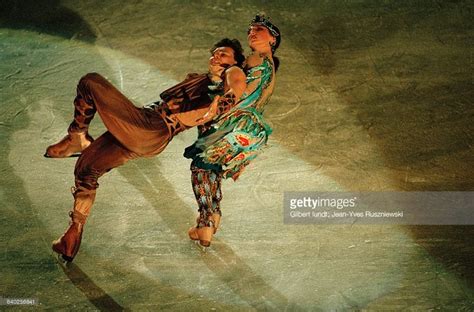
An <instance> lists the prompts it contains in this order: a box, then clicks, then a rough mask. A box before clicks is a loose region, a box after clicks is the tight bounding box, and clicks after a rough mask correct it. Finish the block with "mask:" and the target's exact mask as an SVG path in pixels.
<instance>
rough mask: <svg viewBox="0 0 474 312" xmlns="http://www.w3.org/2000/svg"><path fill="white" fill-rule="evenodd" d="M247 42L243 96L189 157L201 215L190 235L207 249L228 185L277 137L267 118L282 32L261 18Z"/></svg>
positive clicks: (206, 129)
mask: <svg viewBox="0 0 474 312" xmlns="http://www.w3.org/2000/svg"><path fill="white" fill-rule="evenodd" d="M247 39H248V44H249V46H250V48H251V50H252V52H251V54H250V55H249V56H248V57H247V59H246V62H245V63H246V64H245V67H244V71H245V72H246V76H247V78H246V83H247V86H246V89H245V91H244V93H243V95H242V96H241V98H240V99H239V100H238V102H237V104H236V105H235V106H234V107H232V108H231V109H230V110H229V111H228V112H227V113H224V114H221V115H219V116H218V117H217V118H216V119H214V120H213V121H212V122H211V123H210V124H207V125H205V126H204V127H201V128H200V133H199V137H198V139H197V141H196V142H195V143H194V144H193V145H191V146H189V147H188V148H187V149H186V151H185V153H184V156H185V157H187V158H191V159H192V160H193V161H192V163H191V182H192V187H193V191H194V194H195V197H196V200H197V203H198V211H199V216H198V218H197V226H196V227H193V228H191V229H189V231H188V234H189V237H190V238H191V239H192V240H195V241H197V242H199V244H200V245H201V246H202V247H208V246H209V245H210V244H211V239H212V235H213V234H214V233H215V232H216V230H217V228H218V226H219V222H220V218H221V210H220V201H221V199H222V193H221V181H222V179H223V178H224V179H226V178H232V179H233V180H234V181H235V180H237V178H238V177H239V175H240V174H241V173H242V170H243V169H244V167H245V166H247V165H248V164H249V162H250V161H251V160H252V159H254V158H255V157H256V156H257V153H258V152H259V151H260V150H261V148H262V147H263V146H264V145H265V144H266V142H267V138H268V135H270V134H271V132H272V129H271V128H270V126H269V125H268V124H267V123H266V122H265V120H264V119H263V116H262V114H263V109H264V106H265V104H267V103H268V101H269V99H270V96H271V95H272V92H273V88H274V86H275V72H276V70H277V69H278V65H279V60H278V58H276V57H275V56H274V54H275V51H276V49H277V48H278V46H279V45H280V41H281V34H280V30H279V29H278V27H276V26H275V25H273V24H272V23H271V22H270V20H269V19H268V18H266V17H265V16H263V15H257V16H256V17H255V18H254V19H253V20H252V21H251V23H250V27H249V29H248V37H247Z"/></svg>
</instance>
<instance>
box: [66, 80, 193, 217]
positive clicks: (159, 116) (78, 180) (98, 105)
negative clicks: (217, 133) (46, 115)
mask: <svg viewBox="0 0 474 312" xmlns="http://www.w3.org/2000/svg"><path fill="white" fill-rule="evenodd" d="M95 112H98V113H99V115H100V117H101V119H102V121H103V122H104V124H105V126H106V127H107V129H108V131H107V132H105V133H104V134H102V135H101V136H100V137H98V138H97V139H96V140H95V141H94V142H92V144H91V145H90V146H89V147H87V148H86V149H85V150H84V151H82V154H81V156H80V157H79V159H78V161H77V163H76V167H75V170H74V176H75V188H74V192H73V195H74V199H75V201H74V211H76V212H79V213H81V214H82V215H84V216H85V217H87V216H88V215H89V212H90V209H91V207H92V204H93V203H94V199H95V193H96V189H97V188H98V186H99V184H98V182H97V181H98V179H99V178H100V177H101V176H102V175H103V174H105V173H106V172H108V171H110V170H111V169H113V168H116V167H118V166H120V165H123V164H124V163H126V162H127V161H129V160H131V159H134V158H137V157H151V156H155V155H157V154H159V153H160V152H161V151H163V149H164V148H165V147H166V145H167V144H168V143H169V141H170V140H171V139H172V138H173V136H174V135H175V134H176V133H178V132H180V131H182V130H184V128H183V127H182V126H180V125H179V124H178V123H177V121H176V120H174V119H171V118H170V117H169V115H168V114H167V113H166V112H165V111H164V110H163V109H157V110H152V109H147V108H138V107H136V106H135V105H134V104H133V103H132V102H131V101H130V100H128V99H127V98H126V97H125V96H124V95H123V94H122V93H120V91H118V90H117V89H116V88H115V87H114V86H113V85H112V84H111V83H110V82H108V81H107V80H106V79H105V78H104V77H102V76H101V75H99V74H96V73H91V74H87V75H86V76H84V77H82V78H81V80H80V81H79V84H78V86H77V96H76V98H75V100H74V121H73V122H72V123H71V125H70V126H69V129H68V131H69V132H70V133H73V132H86V131H87V129H88V127H89V123H90V122H91V120H92V119H93V118H94V114H95Z"/></svg>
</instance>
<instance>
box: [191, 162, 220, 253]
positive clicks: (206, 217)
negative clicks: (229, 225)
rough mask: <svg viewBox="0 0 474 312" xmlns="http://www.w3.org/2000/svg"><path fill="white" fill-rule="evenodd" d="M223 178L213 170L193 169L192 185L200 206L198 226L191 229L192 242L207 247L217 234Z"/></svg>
mask: <svg viewBox="0 0 474 312" xmlns="http://www.w3.org/2000/svg"><path fill="white" fill-rule="evenodd" d="M221 181H222V176H221V174H220V173H218V172H215V171H213V170H206V169H200V168H197V167H194V166H193V167H191V183H192V187H193V192H194V195H195V197H196V201H197V204H198V212H199V216H198V218H197V226H196V227H193V228H191V229H189V231H188V235H189V237H190V238H191V239H192V240H196V241H197V240H199V243H200V244H201V245H202V246H204V247H207V246H209V245H210V244H211V240H212V235H213V234H215V233H216V231H217V228H218V227H219V223H220V219H221V209H220V201H221V199H222V193H221Z"/></svg>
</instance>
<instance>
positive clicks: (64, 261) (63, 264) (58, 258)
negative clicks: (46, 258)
mask: <svg viewBox="0 0 474 312" xmlns="http://www.w3.org/2000/svg"><path fill="white" fill-rule="evenodd" d="M53 257H54V259H56V261H57V262H58V264H59V265H60V266H61V267H62V268H63V269H68V268H69V267H70V266H71V262H72V260H68V259H64V256H63V255H62V254H59V253H57V252H55V251H53Z"/></svg>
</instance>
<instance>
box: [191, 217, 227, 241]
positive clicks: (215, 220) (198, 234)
mask: <svg viewBox="0 0 474 312" xmlns="http://www.w3.org/2000/svg"><path fill="white" fill-rule="evenodd" d="M220 219H221V215H220V214H218V213H213V214H212V217H211V220H210V221H211V222H210V224H211V226H203V227H197V226H196V227H192V228H190V229H189V230H188V236H189V238H190V239H192V240H194V241H199V244H200V245H201V246H202V247H209V246H210V245H211V240H212V236H213V234H216V232H217V227H218V226H219V223H220ZM196 222H197V223H198V225H199V217H198V218H197V219H196Z"/></svg>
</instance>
